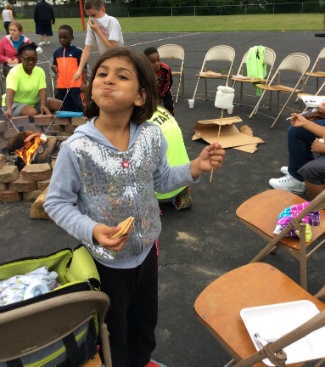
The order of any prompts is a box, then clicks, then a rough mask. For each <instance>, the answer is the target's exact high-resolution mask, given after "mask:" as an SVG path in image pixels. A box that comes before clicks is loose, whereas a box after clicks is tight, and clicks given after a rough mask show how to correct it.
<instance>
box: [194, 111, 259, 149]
mask: <svg viewBox="0 0 325 367" xmlns="http://www.w3.org/2000/svg"><path fill="white" fill-rule="evenodd" d="M239 122H243V120H242V119H241V118H240V117H239V116H231V117H224V118H222V119H213V120H199V121H198V122H197V123H196V125H195V126H194V131H195V134H194V135H193V137H192V140H198V139H202V140H204V141H206V142H207V143H209V144H212V143H215V142H216V141H218V142H219V143H220V144H221V145H222V147H223V148H234V149H238V150H241V151H244V152H248V153H254V152H255V151H256V150H257V144H261V143H264V141H263V140H262V139H260V138H258V137H255V136H253V131H252V129H251V128H250V127H248V126H246V125H244V126H242V127H241V128H240V130H239V129H238V128H237V127H236V126H235V125H234V124H235V123H239ZM219 126H220V128H221V130H220V135H219ZM218 135H219V138H218Z"/></svg>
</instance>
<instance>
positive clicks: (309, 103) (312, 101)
mask: <svg viewBox="0 0 325 367" xmlns="http://www.w3.org/2000/svg"><path fill="white" fill-rule="evenodd" d="M301 99H302V100H303V102H304V104H305V105H306V107H310V108H314V107H318V106H319V105H320V104H321V103H322V102H325V96H308V95H302V96H301Z"/></svg>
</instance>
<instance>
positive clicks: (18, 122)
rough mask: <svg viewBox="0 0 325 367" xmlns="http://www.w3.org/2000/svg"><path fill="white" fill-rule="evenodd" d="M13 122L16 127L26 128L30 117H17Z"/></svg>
mask: <svg viewBox="0 0 325 367" xmlns="http://www.w3.org/2000/svg"><path fill="white" fill-rule="evenodd" d="M12 122H13V123H14V125H15V126H16V127H19V126H26V125H28V124H29V117H28V116H17V117H13V118H12Z"/></svg>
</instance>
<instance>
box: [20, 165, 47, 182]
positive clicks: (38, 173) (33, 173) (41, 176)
mask: <svg viewBox="0 0 325 367" xmlns="http://www.w3.org/2000/svg"><path fill="white" fill-rule="evenodd" d="M21 174H22V176H23V177H24V179H25V180H27V181H44V180H47V179H48V178H51V176H52V169H51V167H50V165H49V164H48V163H39V164H26V166H25V167H24V168H23V169H22V170H21Z"/></svg>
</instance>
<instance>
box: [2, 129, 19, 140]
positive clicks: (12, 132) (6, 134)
mask: <svg viewBox="0 0 325 367" xmlns="http://www.w3.org/2000/svg"><path fill="white" fill-rule="evenodd" d="M16 134H17V131H16V130H15V129H14V128H13V127H9V128H8V129H7V130H6V131H5V132H4V133H3V136H4V138H5V139H10V138H12V137H13V136H15V135H16Z"/></svg>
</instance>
